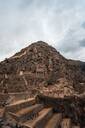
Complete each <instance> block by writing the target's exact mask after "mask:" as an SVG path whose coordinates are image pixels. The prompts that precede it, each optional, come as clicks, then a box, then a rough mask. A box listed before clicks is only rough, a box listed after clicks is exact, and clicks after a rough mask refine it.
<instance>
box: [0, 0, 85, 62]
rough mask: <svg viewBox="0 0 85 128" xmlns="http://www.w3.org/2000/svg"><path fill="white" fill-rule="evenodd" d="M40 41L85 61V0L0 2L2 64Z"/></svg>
mask: <svg viewBox="0 0 85 128" xmlns="http://www.w3.org/2000/svg"><path fill="white" fill-rule="evenodd" d="M38 40H42V41H45V42H47V43H48V44H50V45H52V46H53V47H55V48H56V49H57V50H58V51H59V52H60V53H61V54H62V55H63V56H65V57H66V58H68V59H75V60H81V61H85V0H0V61H1V60H4V59H5V58H8V57H10V56H12V55H13V54H15V53H16V52H18V51H20V49H22V48H24V47H26V46H28V45H29V44H31V43H33V42H36V41H38Z"/></svg>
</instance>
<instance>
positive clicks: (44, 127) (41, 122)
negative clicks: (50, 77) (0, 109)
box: [4, 98, 80, 128]
mask: <svg viewBox="0 0 85 128" xmlns="http://www.w3.org/2000/svg"><path fill="white" fill-rule="evenodd" d="M4 117H5V118H6V119H7V120H8V119H9V121H10V122H11V124H12V123H17V124H18V125H19V126H21V127H22V128H80V126H75V125H74V124H73V123H72V121H71V119H70V118H65V117H63V113H62V112H60V113H58V112H54V110H53V107H50V106H48V107H46V106H45V105H44V104H43V103H39V102H37V100H36V99H35V98H31V99H27V100H21V101H18V102H16V103H14V104H10V105H7V106H6V108H5V114H4Z"/></svg>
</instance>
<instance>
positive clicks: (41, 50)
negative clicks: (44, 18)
mask: <svg viewBox="0 0 85 128" xmlns="http://www.w3.org/2000/svg"><path fill="white" fill-rule="evenodd" d="M84 76H85V63H84V62H80V61H73V60H67V59H66V58H64V57H63V56H62V55H61V54H60V53H59V52H58V51H56V49H55V48H53V47H52V46H49V45H48V44H47V43H45V42H42V41H38V42H35V43H33V44H31V45H30V46H28V47H26V48H24V49H22V50H21V51H20V52H19V53H16V54H15V55H14V56H12V57H10V58H8V59H5V60H4V61H2V62H1V63H0V92H2V93H8V92H15V93H16V92H29V95H30V96H32V95H35V94H38V93H45V94H47V95H50V94H51V96H54V97H57V96H58V95H59V96H60V94H61V95H63V96H64V95H73V94H74V93H84V92H85V77H84ZM59 87H60V88H59ZM50 90H51V92H50ZM65 90H67V91H65ZM67 92H68V93H67Z"/></svg>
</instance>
